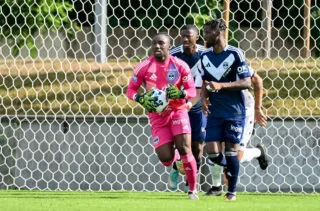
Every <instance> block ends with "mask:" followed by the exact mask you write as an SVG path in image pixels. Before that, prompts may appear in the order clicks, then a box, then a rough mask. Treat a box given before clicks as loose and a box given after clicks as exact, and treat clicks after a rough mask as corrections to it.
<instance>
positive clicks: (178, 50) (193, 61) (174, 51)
mask: <svg viewBox="0 0 320 211" xmlns="http://www.w3.org/2000/svg"><path fill="white" fill-rule="evenodd" d="M205 50H207V49H206V48H205V47H204V46H203V45H198V44H197V50H196V52H195V53H194V54H193V55H192V56H189V55H187V54H185V53H184V51H183V46H182V45H179V46H176V47H173V48H171V50H170V54H171V55H172V56H175V57H178V58H179V59H182V60H183V61H185V62H186V63H187V64H188V65H189V67H190V70H191V74H192V76H193V79H194V81H195V86H196V88H201V86H202V79H201V73H200V72H199V69H198V64H197V63H198V61H199V59H200V56H201V54H202V53H203V52H204V51H205ZM189 112H201V104H200V100H199V101H198V102H197V104H195V105H194V106H192V108H191V109H190V111H189Z"/></svg>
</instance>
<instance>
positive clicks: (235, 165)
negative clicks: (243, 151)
mask: <svg viewBox="0 0 320 211" xmlns="http://www.w3.org/2000/svg"><path fill="white" fill-rule="evenodd" d="M226 160H227V178H228V183H229V184H228V193H234V194H235V193H236V189H237V181H238V176H239V169H240V165H239V160H238V153H237V152H234V151H226Z"/></svg>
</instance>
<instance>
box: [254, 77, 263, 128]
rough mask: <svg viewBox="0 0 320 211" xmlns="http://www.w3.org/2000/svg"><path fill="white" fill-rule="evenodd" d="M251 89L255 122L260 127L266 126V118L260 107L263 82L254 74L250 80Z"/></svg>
mask: <svg viewBox="0 0 320 211" xmlns="http://www.w3.org/2000/svg"><path fill="white" fill-rule="evenodd" d="M251 82H252V87H253V92H254V113H255V115H254V116H255V122H257V123H258V124H259V125H260V126H266V125H267V117H266V116H265V115H264V114H263V112H262V110H261V107H262V97H263V81H262V78H261V77H260V76H259V75H258V74H257V73H255V74H254V75H253V76H252V78H251Z"/></svg>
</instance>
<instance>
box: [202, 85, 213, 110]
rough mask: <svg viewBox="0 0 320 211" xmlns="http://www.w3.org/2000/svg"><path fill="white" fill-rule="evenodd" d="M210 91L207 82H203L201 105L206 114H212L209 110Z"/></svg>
mask: <svg viewBox="0 0 320 211" xmlns="http://www.w3.org/2000/svg"><path fill="white" fill-rule="evenodd" d="M209 94H210V93H209V91H208V90H207V87H206V85H205V84H202V87H201V94H200V95H201V105H202V112H203V113H204V115H206V116H208V115H209V114H210V110H209V106H210V105H211V104H210V101H209V99H208V98H209Z"/></svg>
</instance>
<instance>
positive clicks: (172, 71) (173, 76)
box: [167, 64, 179, 84]
mask: <svg viewBox="0 0 320 211" xmlns="http://www.w3.org/2000/svg"><path fill="white" fill-rule="evenodd" d="M178 78H179V72H178V70H177V68H176V67H175V66H174V65H172V64H171V65H170V68H169V71H168V74H167V81H168V82H169V83H172V84H173V83H174V82H175V81H176V80H177V79H178Z"/></svg>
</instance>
